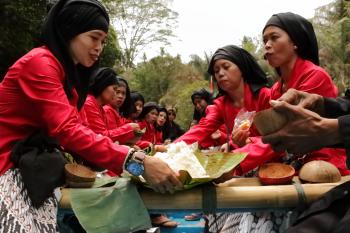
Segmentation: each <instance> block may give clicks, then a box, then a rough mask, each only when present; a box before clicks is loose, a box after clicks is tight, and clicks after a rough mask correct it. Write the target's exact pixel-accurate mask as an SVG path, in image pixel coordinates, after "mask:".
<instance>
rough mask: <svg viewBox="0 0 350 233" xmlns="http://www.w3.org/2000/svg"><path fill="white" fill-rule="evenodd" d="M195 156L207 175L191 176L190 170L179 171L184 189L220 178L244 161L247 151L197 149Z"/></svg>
mask: <svg viewBox="0 0 350 233" xmlns="http://www.w3.org/2000/svg"><path fill="white" fill-rule="evenodd" d="M194 154H195V156H196V157H197V159H198V161H199V162H200V164H201V165H202V167H203V168H204V170H205V171H206V173H207V175H208V176H207V177H191V176H190V174H189V173H188V171H179V173H180V180H181V181H182V183H183V185H184V189H190V188H193V187H195V186H197V185H200V184H203V183H206V182H209V181H212V180H214V179H216V178H219V177H220V176H221V175H223V174H224V173H226V172H229V171H231V170H232V169H234V168H235V167H236V166H238V165H239V164H240V162H242V161H243V160H244V159H245V157H246V156H247V153H224V152H209V153H204V152H201V151H196V152H195V153H194Z"/></svg>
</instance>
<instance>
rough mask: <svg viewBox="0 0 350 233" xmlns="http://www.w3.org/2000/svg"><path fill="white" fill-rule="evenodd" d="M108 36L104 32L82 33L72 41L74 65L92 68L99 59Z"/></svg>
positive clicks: (71, 50) (71, 49)
mask: <svg viewBox="0 0 350 233" xmlns="http://www.w3.org/2000/svg"><path fill="white" fill-rule="evenodd" d="M106 37H107V34H106V33H105V32H104V31H102V30H91V31H87V32H84V33H80V34H79V35H77V36H75V37H74V38H73V39H72V40H71V41H70V53H71V56H72V59H73V61H74V64H78V63H79V64H81V65H82V66H85V67H91V66H92V65H93V64H94V63H95V62H96V61H97V60H98V58H99V56H100V54H101V52H102V50H103V46H104V44H105V42H106Z"/></svg>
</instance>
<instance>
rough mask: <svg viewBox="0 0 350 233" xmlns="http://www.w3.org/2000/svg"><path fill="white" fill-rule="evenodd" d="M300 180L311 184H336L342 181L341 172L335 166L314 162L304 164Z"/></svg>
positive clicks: (320, 161)
mask: <svg viewBox="0 0 350 233" xmlns="http://www.w3.org/2000/svg"><path fill="white" fill-rule="evenodd" d="M299 178H300V179H301V180H303V181H307V182H311V183H334V182H338V181H340V179H341V175H340V172H339V170H338V168H336V166H334V165H333V164H331V163H329V162H326V161H322V160H314V161H310V162H307V163H305V164H304V166H302V167H301V169H300V171H299Z"/></svg>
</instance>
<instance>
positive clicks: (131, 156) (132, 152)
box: [123, 148, 137, 170]
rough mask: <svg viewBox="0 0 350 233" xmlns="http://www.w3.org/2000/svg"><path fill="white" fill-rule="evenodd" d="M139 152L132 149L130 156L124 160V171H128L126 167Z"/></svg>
mask: <svg viewBox="0 0 350 233" xmlns="http://www.w3.org/2000/svg"><path fill="white" fill-rule="evenodd" d="M136 151H137V150H135V149H134V148H131V149H130V150H129V152H128V154H127V155H126V158H125V160H124V164H123V169H124V170H126V165H127V164H128V163H129V161H130V160H131V159H132V158H133V157H134V154H135V152H136Z"/></svg>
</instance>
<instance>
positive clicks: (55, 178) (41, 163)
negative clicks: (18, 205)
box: [11, 133, 66, 208]
mask: <svg viewBox="0 0 350 233" xmlns="http://www.w3.org/2000/svg"><path fill="white" fill-rule="evenodd" d="M59 149H60V146H59V145H58V144H57V142H56V141H55V140H54V139H53V138H50V137H47V136H46V135H44V134H43V133H34V134H32V135H30V136H29V137H27V138H25V139H23V140H21V141H18V142H17V143H16V144H15V145H14V147H13V149H12V153H11V161H12V162H13V163H14V164H15V166H16V167H17V168H19V170H20V173H21V176H22V180H23V184H24V187H25V189H27V191H28V196H29V198H30V199H31V201H32V204H33V206H34V207H36V208H38V207H40V206H41V205H42V204H43V202H44V201H45V200H46V199H47V198H48V197H50V196H52V194H53V191H54V189H55V188H56V187H59V186H61V185H63V184H64V181H65V179H64V165H65V163H66V161H65V159H64V156H63V154H62V153H61V151H60V150H59Z"/></svg>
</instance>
